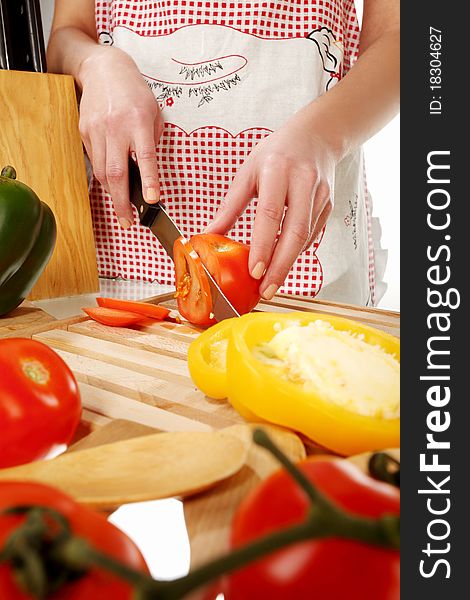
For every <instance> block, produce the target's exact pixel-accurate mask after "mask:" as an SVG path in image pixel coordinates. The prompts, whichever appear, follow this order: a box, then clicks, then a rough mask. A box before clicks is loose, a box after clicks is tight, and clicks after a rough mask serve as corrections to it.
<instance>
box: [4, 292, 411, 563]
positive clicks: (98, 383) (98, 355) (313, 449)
mask: <svg viewBox="0 0 470 600" xmlns="http://www.w3.org/2000/svg"><path fill="white" fill-rule="evenodd" d="M152 301H153V302H154V303H155V304H159V303H163V304H165V305H166V306H170V307H171V308H174V306H175V303H174V301H173V299H172V294H167V295H163V296H159V297H156V298H154V299H153V300H152ZM258 309H259V310H262V311H272V312H276V311H280V312H285V311H292V310H301V311H312V312H318V313H320V314H332V315H339V316H343V317H347V318H351V319H353V320H358V321H361V322H363V323H365V324H368V325H372V326H375V327H377V328H379V329H383V330H385V331H388V332H390V333H393V334H395V335H399V331H400V329H399V315H398V314H397V313H393V312H390V311H380V310H377V309H363V308H360V307H354V306H347V305H338V304H333V303H326V302H320V301H312V300H309V299H303V298H285V297H279V298H278V297H276V298H275V299H274V301H273V302H270V303H265V302H263V303H261V304H260V305H259V307H258ZM38 326H39V325H38ZM10 327H11V324H10ZM43 327H44V324H42V325H41V329H40V330H38V333H36V334H33V339H37V340H40V341H42V342H44V343H46V344H48V345H49V346H51V347H52V348H54V350H55V351H56V352H57V353H58V354H59V355H60V356H61V357H62V358H63V359H64V360H65V362H66V363H67V364H68V365H69V366H70V367H71V369H72V371H73V372H74V374H75V376H76V378H77V380H78V381H79V385H80V391H81V395H82V403H83V407H84V413H83V421H84V423H85V424H86V426H87V427H88V429H91V430H92V433H91V434H90V435H89V436H88V437H84V438H83V440H81V441H80V442H79V444H81V448H82V449H83V448H86V447H88V448H91V447H93V446H96V445H98V444H107V445H108V446H112V445H113V444H114V443H115V442H116V441H117V440H120V439H127V438H129V437H130V436H132V437H135V438H137V437H139V436H141V435H147V434H150V433H151V432H152V428H153V430H160V431H175V430H183V431H186V432H188V433H193V432H194V433H198V432H201V433H204V431H209V430H221V429H224V430H225V432H231V433H230V434H231V435H235V436H237V435H238V436H240V437H241V439H243V440H245V442H247V436H250V435H251V426H248V425H246V424H245V423H244V421H243V419H242V418H241V417H240V415H238V413H236V411H235V410H234V409H233V408H232V407H231V405H230V404H229V403H228V402H226V401H218V400H212V399H210V398H207V397H205V396H204V395H203V394H202V393H201V392H199V391H198V390H197V389H196V388H195V386H194V385H193V383H192V381H191V378H190V376H189V372H188V368H187V363H186V355H187V348H188V347H189V344H190V343H191V342H192V341H193V340H194V339H195V338H196V337H197V336H198V335H199V332H200V330H198V329H197V328H195V327H193V326H192V325H190V324H188V323H182V324H175V323H167V322H163V323H159V322H155V323H153V324H147V325H146V326H135V327H129V328H119V327H118V328H111V327H106V326H103V325H100V324H98V323H94V322H93V321H91V320H89V319H87V318H86V317H85V318H80V319H77V318H74V319H71V320H70V321H69V323H68V324H67V322H60V324H59V326H58V327H56V326H55V323H54V322H52V323H50V328H49V329H47V330H46V331H44V329H43ZM123 419H125V420H126V421H125V422H123V421H122V420H123ZM129 422H131V423H130V424H129ZM149 426H150V427H149ZM270 431H271V433H272V435H273V436H274V438H275V440H276V441H277V443H278V444H280V445H281V447H282V448H283V449H284V451H285V452H287V454H288V455H289V456H290V457H291V458H292V459H293V460H299V459H301V458H302V457H303V456H304V455H305V452H306V448H305V446H304V444H303V443H302V442H303V441H304V440H302V439H300V438H299V437H298V436H296V435H295V434H294V433H292V432H287V431H284V430H282V429H280V428H273V427H271V428H270ZM101 432H102V433H101ZM79 449H80V445H79V446H78V447H77V448H76V450H77V452H73V454H74V455H78V454H79V452H78V450H79ZM72 450H73V448H72ZM307 451H308V453H325V452H327V451H326V450H324V449H322V448H319V447H318V446H316V445H315V444H314V443H313V442H310V443H309V445H308V448H307ZM358 461H359V463H360V464H361V465H363V463H364V458H363V457H360V458H359V459H358ZM277 468H278V464H277V463H276V461H275V460H274V459H273V458H272V457H271V456H270V455H268V454H267V453H266V452H265V451H264V450H262V449H260V448H258V447H256V446H254V445H253V444H251V445H250V447H249V450H248V455H247V459H246V462H245V464H244V465H243V467H242V468H241V469H240V470H239V471H238V472H237V473H236V474H234V475H233V476H231V477H229V478H227V479H225V480H224V481H222V482H221V483H219V484H218V485H216V486H214V487H213V488H212V489H209V490H207V491H205V492H202V493H200V494H197V495H195V496H192V497H190V498H187V499H185V502H184V510H185V519H186V524H187V528H188V532H189V537H190V544H191V562H192V565H193V566H195V565H198V564H201V563H204V562H206V561H207V560H209V559H210V558H213V557H215V556H217V555H220V554H221V553H222V552H224V551H225V549H226V548H227V539H228V537H227V536H228V530H229V525H230V521H231V518H232V516H233V514H234V511H235V509H236V507H237V506H238V504H239V502H240V500H241V499H242V498H243V497H244V496H246V494H247V493H248V492H249V491H250V490H251V489H252V488H253V487H254V486H255V485H256V484H257V483H258V482H259V481H260V480H261V479H263V478H264V477H266V476H268V475H269V474H270V473H271V472H272V471H273V470H275V469H277ZM139 485H140V484H139Z"/></svg>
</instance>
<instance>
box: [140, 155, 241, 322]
mask: <svg viewBox="0 0 470 600" xmlns="http://www.w3.org/2000/svg"><path fill="white" fill-rule="evenodd" d="M129 195H130V201H131V203H132V204H133V205H134V206H135V207H136V208H137V212H138V214H139V220H140V223H141V225H143V226H144V227H148V228H149V229H150V231H151V232H152V233H153V235H154V236H155V237H156V238H157V239H158V241H159V242H160V244H161V245H162V246H163V248H164V250H165V252H166V253H167V254H168V256H169V257H170V258H171V260H173V245H174V243H175V241H176V240H177V239H178V238H180V237H184V236H183V234H182V233H181V231H180V230H179V229H178V227H177V225H176V224H175V222H174V221H173V219H172V218H171V217H170V215H169V214H168V212H167V210H166V208H165V205H164V204H162V202H158V203H157V204H147V202H145V200H144V198H143V196H142V182H141V178H140V172H139V168H138V166H137V164H136V163H135V162H134V161H133V160H132V159H131V160H129ZM203 268H204V271H205V273H206V275H207V278H208V280H209V287H210V291H211V296H212V311H213V313H214V316H215V319H216V320H217V321H223V320H224V319H230V318H232V317H239V316H240V315H239V314H238V312H237V311H236V310H235V308H234V307H233V306H232V304H231V303H230V301H229V300H228V299H227V297H226V296H225V295H224V293H223V292H222V290H221V289H220V287H219V286H218V285H217V283H216V281H215V279H214V278H213V277H212V275H211V274H210V273H209V271H208V270H207V268H206V267H205V266H204V265H203Z"/></svg>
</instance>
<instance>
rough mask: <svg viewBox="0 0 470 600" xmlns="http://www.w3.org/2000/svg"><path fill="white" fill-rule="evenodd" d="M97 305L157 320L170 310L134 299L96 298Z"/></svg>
mask: <svg viewBox="0 0 470 600" xmlns="http://www.w3.org/2000/svg"><path fill="white" fill-rule="evenodd" d="M96 302H97V303H98V306H101V307H103V308H115V309H117V310H125V311H129V312H132V313H136V314H138V315H144V316H145V317H150V318H151V319H157V321H163V319H166V318H167V317H168V315H169V314H170V310H169V309H168V308H165V307H164V306H158V305H156V304H150V303H147V302H137V301H135V300H120V299H119V298H97V299H96Z"/></svg>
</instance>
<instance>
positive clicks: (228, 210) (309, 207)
mask: <svg viewBox="0 0 470 600" xmlns="http://www.w3.org/2000/svg"><path fill="white" fill-rule="evenodd" d="M335 165H336V158H335V154H334V152H333V150H332V149H331V148H330V147H329V146H328V144H327V143H326V142H325V141H324V140H323V139H322V138H321V137H320V136H318V137H316V136H315V134H314V133H312V128H311V126H309V124H308V123H307V122H306V119H305V116H304V114H303V113H302V111H301V112H300V113H298V114H297V115H296V116H295V117H294V118H293V119H291V120H290V121H288V122H287V123H286V124H285V125H284V126H283V127H282V128H281V129H279V130H278V131H276V132H275V133H272V134H271V135H270V136H269V137H267V138H266V139H264V140H263V141H262V142H260V143H259V144H258V145H257V146H256V147H255V148H254V149H253V151H252V152H251V154H250V156H249V157H248V158H247V160H246V161H245V163H244V164H243V166H242V167H241V169H240V170H239V172H238V173H237V175H236V176H235V178H234V180H233V182H232V185H231V187H230V190H229V191H228V193H227V195H226V197H225V199H224V201H223V202H222V206H221V207H220V208H219V211H218V213H217V215H216V217H215V219H214V221H213V222H212V223H211V224H210V225H209V227H208V229H207V231H210V232H213V233H226V232H227V231H228V230H229V229H230V228H231V227H232V226H233V225H234V223H235V222H236V221H237V219H238V218H239V216H240V215H241V214H242V213H243V211H244V210H245V208H246V206H247V205H248V204H249V202H250V201H251V199H252V198H255V197H257V198H258V207H257V211H256V217H255V224H254V230H253V234H252V238H251V250H250V259H249V269H250V272H251V274H252V276H253V277H255V278H256V279H261V278H263V281H262V283H261V285H260V293H261V295H262V296H263V297H264V298H266V299H268V300H269V299H271V298H272V297H273V296H274V294H275V293H276V291H277V290H278V288H279V287H280V286H281V285H282V284H283V282H284V280H285V278H286V277H287V274H288V272H289V269H290V268H291V267H292V265H293V263H294V261H295V260H296V258H297V257H298V255H299V254H300V253H301V252H302V251H303V250H306V249H307V248H308V247H309V246H310V245H311V244H312V243H313V242H314V240H315V238H316V237H317V236H318V234H319V233H320V232H321V230H322V228H323V226H324V225H325V223H326V221H327V219H328V217H329V216H330V214H331V211H332V208H333V198H332V190H333V183H334V171H335ZM263 275H264V277H263Z"/></svg>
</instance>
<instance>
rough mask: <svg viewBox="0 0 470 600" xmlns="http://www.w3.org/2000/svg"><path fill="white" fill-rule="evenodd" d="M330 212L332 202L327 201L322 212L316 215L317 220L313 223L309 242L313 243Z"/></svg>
mask: <svg viewBox="0 0 470 600" xmlns="http://www.w3.org/2000/svg"><path fill="white" fill-rule="evenodd" d="M332 212H333V204H332V203H331V202H328V203H327V204H326V206H325V208H324V209H323V212H322V214H321V215H320V216H319V217H318V220H317V222H316V225H315V229H314V230H313V235H312V241H311V243H313V242H314V241H315V240H316V239H317V237H318V236H319V235H320V233H321V232H322V230H323V227H325V225H326V223H327V221H328V219H329V218H330V215H331V213H332ZM309 245H310V244H309ZM307 248H308V246H307Z"/></svg>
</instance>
